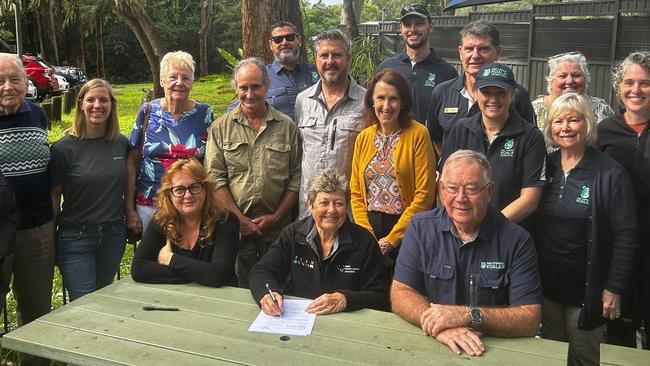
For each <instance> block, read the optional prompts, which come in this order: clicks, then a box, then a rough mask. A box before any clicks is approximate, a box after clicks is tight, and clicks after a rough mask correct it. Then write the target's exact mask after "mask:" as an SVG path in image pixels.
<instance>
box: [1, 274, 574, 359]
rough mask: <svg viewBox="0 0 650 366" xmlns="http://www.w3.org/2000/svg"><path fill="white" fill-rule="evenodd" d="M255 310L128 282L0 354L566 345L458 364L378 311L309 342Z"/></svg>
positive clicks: (223, 292)
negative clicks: (269, 328) (255, 327)
mask: <svg viewBox="0 0 650 366" xmlns="http://www.w3.org/2000/svg"><path fill="white" fill-rule="evenodd" d="M144 305H158V306H170V307H178V308H180V311H144V310H143V309H142V307H143V306H144ZM259 311H260V310H259V308H258V307H257V305H256V304H255V303H254V302H253V300H252V298H251V295H250V292H249V291H248V290H244V289H239V288H234V287H223V288H218V289H215V288H210V287H204V286H199V285H195V284H188V285H150V284H141V283H136V282H134V281H133V280H132V279H131V278H125V279H122V280H121V281H119V282H116V283H114V284H112V285H110V286H108V287H106V288H104V289H102V290H99V291H97V292H95V293H92V294H89V295H86V296H84V297H82V298H80V299H78V300H76V301H73V302H71V303H69V304H67V305H65V306H63V307H61V308H59V309H56V310H54V311H53V312H51V313H50V314H47V315H45V316H43V317H41V318H39V319H37V320H36V321H34V322H32V323H30V324H27V325H25V326H23V327H21V328H18V329H16V330H14V331H12V332H11V333H9V334H7V335H6V336H5V337H4V338H3V341H2V346H3V347H6V348H9V349H12V350H15V351H20V352H25V353H31V354H34V355H38V356H41V357H46V358H50V359H53V360H58V361H62V362H66V363H68V364H75V365H197V366H198V365H233V364H236V365H274V366H276V365H305V366H317V365H337V366H338V365H341V366H345V365H400V366H401V365H418V366H420V365H425V364H426V365H469V364H476V365H497V366H504V365H526V366H534V365H544V366H549V365H562V366H564V365H566V353H567V344H566V343H562V342H554V341H548V340H543V339H536V338H516V339H499V338H489V337H488V338H484V343H485V346H486V352H485V353H484V355H482V356H480V357H469V356H466V355H464V354H463V355H460V356H457V355H454V354H452V353H451V351H449V349H448V348H447V347H446V346H443V345H441V344H439V343H438V342H436V341H435V340H434V339H432V338H430V337H426V336H424V335H422V333H421V331H420V329H419V328H418V327H416V326H413V325H411V324H409V323H407V322H405V321H404V320H402V319H401V318H400V317H398V316H397V315H395V314H391V313H385V312H380V311H375V310H360V311H355V312H351V313H340V314H334V315H327V316H319V317H317V318H316V322H315V324H314V329H313V332H312V334H311V335H310V336H306V337H301V336H291V337H287V336H284V337H283V336H281V335H280V334H264V333H256V332H249V331H248V327H249V326H250V324H251V323H252V322H253V320H254V319H255V317H256V316H257V314H258V313H259Z"/></svg>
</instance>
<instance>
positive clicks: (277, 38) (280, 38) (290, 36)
mask: <svg viewBox="0 0 650 366" xmlns="http://www.w3.org/2000/svg"><path fill="white" fill-rule="evenodd" d="M297 37H298V35H297V34H295V33H289V34H285V35H283V36H274V37H271V41H273V42H275V43H278V44H280V43H282V41H283V40H285V39H286V40H287V42H293V41H295V40H296V38H297Z"/></svg>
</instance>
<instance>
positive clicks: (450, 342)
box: [436, 327, 485, 356]
mask: <svg viewBox="0 0 650 366" xmlns="http://www.w3.org/2000/svg"><path fill="white" fill-rule="evenodd" d="M436 340H437V341H438V342H440V343H442V344H444V345H447V347H449V349H451V351H452V352H454V353H455V354H457V355H460V353H461V350H462V351H464V352H465V353H466V354H467V355H468V356H480V355H481V354H482V353H483V352H485V347H484V346H483V342H481V333H479V332H476V331H474V330H473V329H471V328H467V327H458V328H448V329H445V330H443V331H441V332H440V333H438V335H437V336H436Z"/></svg>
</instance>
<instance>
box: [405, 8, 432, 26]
mask: <svg viewBox="0 0 650 366" xmlns="http://www.w3.org/2000/svg"><path fill="white" fill-rule="evenodd" d="M399 14H400V18H399V21H400V22H401V21H402V20H404V18H406V17H409V16H411V15H415V16H417V17H420V18H424V19H427V20H428V19H431V15H430V14H429V10H428V9H427V7H426V5H422V4H411V5H407V6H405V7H403V8H402V10H400V13H399Z"/></svg>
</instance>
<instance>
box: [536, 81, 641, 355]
mask: <svg viewBox="0 0 650 366" xmlns="http://www.w3.org/2000/svg"><path fill="white" fill-rule="evenodd" d="M544 137H545V138H546V141H547V142H548V143H549V145H550V146H551V147H553V148H556V149H559V150H557V151H555V152H553V153H552V154H551V155H550V156H549V158H548V167H547V170H546V176H547V181H548V185H547V186H546V187H545V188H544V192H543V194H542V198H541V200H540V203H539V210H538V213H537V223H536V224H537V225H536V228H535V230H534V239H535V244H536V245H537V247H538V251H539V255H538V257H539V261H540V273H541V277H542V288H543V296H544V303H543V306H542V324H543V332H544V337H545V338H548V339H553V340H558V341H562V342H569V355H568V361H569V362H568V364H569V365H598V362H599V360H598V355H599V351H600V348H599V347H600V343H601V342H602V341H603V334H604V331H605V321H606V320H608V319H609V320H615V319H618V318H619V317H620V316H621V301H620V295H621V294H622V293H624V292H625V290H626V289H627V288H628V286H629V281H630V279H631V278H632V275H633V270H634V263H635V256H636V249H637V221H636V203H635V198H634V191H633V188H632V185H631V183H630V179H629V178H628V174H627V172H626V171H625V169H624V168H623V167H622V166H621V165H620V164H618V163H617V162H616V161H614V160H613V159H612V158H610V157H608V156H607V155H605V154H603V153H601V152H600V151H598V150H596V149H595V148H594V147H592V145H593V144H594V143H595V142H596V122H595V120H594V114H593V110H592V108H591V105H590V101H589V98H588V97H587V96H584V95H578V94H576V93H568V94H564V95H562V96H561V97H559V98H557V99H556V100H555V101H554V102H553V104H551V107H550V108H549V111H548V118H547V119H546V123H545V125H544Z"/></svg>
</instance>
